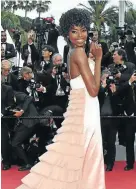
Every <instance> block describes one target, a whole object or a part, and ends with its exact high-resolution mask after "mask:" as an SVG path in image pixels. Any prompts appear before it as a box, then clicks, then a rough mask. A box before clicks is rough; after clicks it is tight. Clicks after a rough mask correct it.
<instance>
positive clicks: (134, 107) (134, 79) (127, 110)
mask: <svg viewBox="0 0 136 189" xmlns="http://www.w3.org/2000/svg"><path fill="white" fill-rule="evenodd" d="M119 92H120V94H121V95H124V103H123V107H124V115H125V116H132V117H133V116H136V71H135V72H134V73H133V74H132V76H131V77H130V79H129V80H128V81H126V82H125V83H124V85H123V86H121V88H120V90H119ZM135 133H136V124H135V119H134V118H128V119H125V137H126V163H127V165H126V167H125V168H124V170H125V171H129V170H131V169H133V168H134V162H135V155H134V141H135Z"/></svg>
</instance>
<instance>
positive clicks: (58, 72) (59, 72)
mask: <svg viewBox="0 0 136 189" xmlns="http://www.w3.org/2000/svg"><path fill="white" fill-rule="evenodd" d="M54 69H56V75H62V72H65V73H67V66H66V64H65V63H64V64H59V65H55V66H54Z"/></svg>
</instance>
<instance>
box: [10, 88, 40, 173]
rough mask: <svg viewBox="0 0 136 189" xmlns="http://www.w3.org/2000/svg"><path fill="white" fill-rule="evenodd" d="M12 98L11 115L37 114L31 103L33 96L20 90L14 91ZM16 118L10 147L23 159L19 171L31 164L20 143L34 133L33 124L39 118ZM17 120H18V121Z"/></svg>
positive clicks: (28, 167)
mask: <svg viewBox="0 0 136 189" xmlns="http://www.w3.org/2000/svg"><path fill="white" fill-rule="evenodd" d="M14 99H15V104H16V107H15V108H14V109H13V110H12V112H13V116H15V117H16V118H18V119H19V118H20V117H29V116H38V112H37V110H36V108H35V106H34V104H33V98H32V97H30V96H27V95H26V94H24V93H22V92H14ZM18 119H17V124H16V125H15V128H14V135H13V138H12V141H11V145H12V147H13V148H14V149H15V150H16V153H17V155H18V157H19V158H20V159H22V160H23V163H24V165H23V166H22V167H20V168H19V169H18V170H19V171H25V170H29V169H30V168H31V165H30V163H29V159H28V157H27V155H26V153H25V151H24V148H23V147H22V144H23V143H24V142H25V141H26V140H27V139H29V137H31V136H32V135H33V134H34V131H35V125H36V124H37V123H38V121H39V120H36V119H21V120H18ZM18 121H19V122H18Z"/></svg>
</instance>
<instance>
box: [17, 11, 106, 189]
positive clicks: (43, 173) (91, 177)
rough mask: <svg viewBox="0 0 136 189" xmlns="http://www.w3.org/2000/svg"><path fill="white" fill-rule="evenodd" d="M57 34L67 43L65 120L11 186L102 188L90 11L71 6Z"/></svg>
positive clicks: (97, 81) (28, 188) (99, 53)
mask: <svg viewBox="0 0 136 189" xmlns="http://www.w3.org/2000/svg"><path fill="white" fill-rule="evenodd" d="M60 27H61V32H62V35H63V36H64V37H65V38H67V39H68V41H69V43H70V46H71V48H70V51H69V72H70V78H71V81H70V83H71V88H72V90H71V92H70V96H69V105H68V108H67V112H66V113H65V114H64V117H65V120H64V122H63V123H62V127H61V128H60V129H59V130H58V131H57V135H56V136H55V137H54V139H53V141H54V143H53V144H50V145H49V146H47V150H48V152H46V153H45V154H43V155H42V156H41V157H40V158H39V159H40V162H39V163H38V164H36V165H35V166H34V167H33V168H32V169H31V171H30V173H29V174H28V175H27V176H26V177H24V178H23V179H22V185H21V186H19V187H18V188H17V189H105V177H104V163H103V150H102V139H101V130H100V114H99V102H98V99H97V94H98V91H99V85H100V68H101V58H102V49H101V47H100V46H99V45H97V44H92V45H91V53H92V54H93V56H94V58H95V63H94V62H93V60H90V59H88V58H87V55H86V53H85V42H86V40H87V35H88V30H89V27H90V14H89V13H88V12H87V11H86V10H84V9H71V10H69V11H67V12H66V13H65V14H63V15H62V17H61V18H60Z"/></svg>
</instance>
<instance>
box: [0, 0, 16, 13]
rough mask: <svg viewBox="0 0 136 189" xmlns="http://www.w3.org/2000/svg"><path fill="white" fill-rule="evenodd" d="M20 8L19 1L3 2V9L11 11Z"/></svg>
mask: <svg viewBox="0 0 136 189" xmlns="http://www.w3.org/2000/svg"><path fill="white" fill-rule="evenodd" d="M17 9H18V5H17V1H10V0H6V1H2V2H1V10H2V11H9V12H13V13H14V12H15V10H17Z"/></svg>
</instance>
